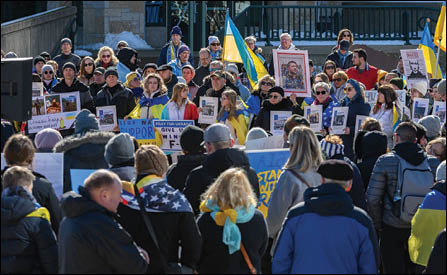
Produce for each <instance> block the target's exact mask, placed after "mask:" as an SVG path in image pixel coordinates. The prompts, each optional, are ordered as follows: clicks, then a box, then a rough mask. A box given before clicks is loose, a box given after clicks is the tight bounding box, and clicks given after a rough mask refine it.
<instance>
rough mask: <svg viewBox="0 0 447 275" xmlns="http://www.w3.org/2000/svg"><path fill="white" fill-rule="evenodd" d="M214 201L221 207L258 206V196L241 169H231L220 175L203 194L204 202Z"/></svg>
mask: <svg viewBox="0 0 447 275" xmlns="http://www.w3.org/2000/svg"><path fill="white" fill-rule="evenodd" d="M211 199H212V200H213V201H214V202H215V203H216V204H217V205H218V206H219V207H221V208H223V207H229V208H231V209H235V208H236V207H244V208H246V209H248V208H249V207H250V206H252V205H254V206H256V204H257V202H256V196H255V193H254V192H253V189H252V187H251V185H250V182H249V180H248V178H247V175H246V173H245V171H244V170H243V169H241V168H230V169H228V170H226V171H225V172H223V173H222V174H220V176H219V177H218V178H217V180H216V181H215V182H214V183H213V184H212V185H211V186H210V187H209V188H208V190H207V191H206V192H205V193H203V194H202V201H206V200H211Z"/></svg>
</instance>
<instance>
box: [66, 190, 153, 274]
mask: <svg viewBox="0 0 447 275" xmlns="http://www.w3.org/2000/svg"><path fill="white" fill-rule="evenodd" d="M79 191H80V195H77V194H75V193H74V192H70V193H67V194H64V197H63V198H62V204H61V207H62V213H63V215H64V216H65V217H64V219H63V220H62V222H61V226H60V229H59V255H60V257H59V273H60V274H67V273H81V274H93V273H98V274H112V273H127V274H143V273H145V272H146V269H147V264H146V262H145V261H144V259H143V257H141V255H140V253H139V251H138V249H137V247H136V245H135V243H134V241H133V240H132V238H131V237H130V235H129V233H127V232H126V231H125V230H124V229H123V228H122V227H121V225H120V224H119V223H118V222H116V220H115V219H116V215H115V214H113V213H112V212H110V211H108V210H107V209H105V208H104V207H102V206H101V205H99V204H97V203H96V202H95V201H93V200H91V198H90V195H89V193H88V191H87V190H86V189H85V188H83V187H82V186H81V187H80V188H79Z"/></svg>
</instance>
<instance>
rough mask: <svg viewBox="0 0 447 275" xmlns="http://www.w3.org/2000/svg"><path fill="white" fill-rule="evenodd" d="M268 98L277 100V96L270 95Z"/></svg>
mask: <svg viewBox="0 0 447 275" xmlns="http://www.w3.org/2000/svg"><path fill="white" fill-rule="evenodd" d="M269 98H273V99H277V98H279V95H270V96H269Z"/></svg>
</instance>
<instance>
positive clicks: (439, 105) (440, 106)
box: [433, 101, 445, 124]
mask: <svg viewBox="0 0 447 275" xmlns="http://www.w3.org/2000/svg"><path fill="white" fill-rule="evenodd" d="M433 115H434V116H438V117H439V118H440V119H441V124H442V123H444V122H445V101H435V102H434V103H433Z"/></svg>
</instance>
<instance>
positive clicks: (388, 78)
mask: <svg viewBox="0 0 447 275" xmlns="http://www.w3.org/2000/svg"><path fill="white" fill-rule="evenodd" d="M393 78H399V75H398V74H396V73H387V74H386V75H385V78H384V79H383V84H391V83H390V81H391V79H393Z"/></svg>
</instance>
